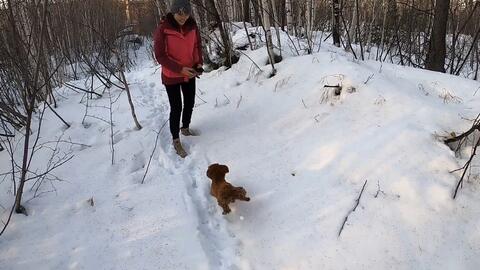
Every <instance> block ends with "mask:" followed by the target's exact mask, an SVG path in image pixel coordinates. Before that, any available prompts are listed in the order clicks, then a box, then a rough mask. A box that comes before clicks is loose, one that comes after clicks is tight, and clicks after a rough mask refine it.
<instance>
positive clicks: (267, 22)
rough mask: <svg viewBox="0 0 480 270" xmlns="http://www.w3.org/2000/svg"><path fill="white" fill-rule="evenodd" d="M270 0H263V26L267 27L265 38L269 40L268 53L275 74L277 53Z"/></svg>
mask: <svg viewBox="0 0 480 270" xmlns="http://www.w3.org/2000/svg"><path fill="white" fill-rule="evenodd" d="M269 2H270V1H269V0H262V15H263V27H264V28H265V39H266V41H267V53H268V58H269V60H270V64H271V65H272V74H273V75H275V73H276V70H275V55H274V52H273V41H272V31H271V23H270V14H269V13H268V5H269V4H270V3H269Z"/></svg>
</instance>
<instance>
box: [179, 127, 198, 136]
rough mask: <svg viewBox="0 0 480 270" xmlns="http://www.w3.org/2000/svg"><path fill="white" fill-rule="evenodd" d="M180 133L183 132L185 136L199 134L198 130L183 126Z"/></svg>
mask: <svg viewBox="0 0 480 270" xmlns="http://www.w3.org/2000/svg"><path fill="white" fill-rule="evenodd" d="M180 133H182V135H183V136H198V132H196V131H195V130H191V129H190V128H181V129H180Z"/></svg>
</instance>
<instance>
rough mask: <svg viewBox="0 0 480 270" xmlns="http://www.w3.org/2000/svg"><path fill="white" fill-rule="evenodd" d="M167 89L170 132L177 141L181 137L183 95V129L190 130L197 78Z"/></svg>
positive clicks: (169, 86) (166, 86)
mask: <svg viewBox="0 0 480 270" xmlns="http://www.w3.org/2000/svg"><path fill="white" fill-rule="evenodd" d="M165 88H167V94H168V101H169V103H170V132H171V133H172V138H173V139H174V140H175V139H177V138H178V137H179V132H180V116H181V115H182V95H181V93H182V94H183V117H182V128H188V127H189V125H190V121H191V119H192V111H193V106H194V105H195V78H193V79H190V80H189V81H188V82H185V83H179V84H173V85H165ZM180 89H181V91H180ZM180 92H181V93H180Z"/></svg>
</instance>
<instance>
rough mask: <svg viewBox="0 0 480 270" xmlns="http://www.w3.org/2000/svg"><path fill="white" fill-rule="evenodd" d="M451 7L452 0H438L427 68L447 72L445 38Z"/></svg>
mask: <svg viewBox="0 0 480 270" xmlns="http://www.w3.org/2000/svg"><path fill="white" fill-rule="evenodd" d="M449 8H450V0H436V2H435V15H434V18H433V29H432V34H431V37H430V45H429V49H428V53H427V60H426V63H425V68H426V69H429V70H433V71H440V72H445V54H446V45H445V38H446V34H447V22H448V10H449Z"/></svg>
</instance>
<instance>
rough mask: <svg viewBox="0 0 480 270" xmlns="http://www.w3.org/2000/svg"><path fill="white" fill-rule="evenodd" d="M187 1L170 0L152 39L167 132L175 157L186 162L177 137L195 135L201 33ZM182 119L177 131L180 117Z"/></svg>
mask: <svg viewBox="0 0 480 270" xmlns="http://www.w3.org/2000/svg"><path fill="white" fill-rule="evenodd" d="M191 10H192V9H191V6H190V3H189V1H188V0H173V2H172V5H171V8H170V13H168V14H167V15H166V16H165V18H164V19H163V21H162V22H161V24H160V26H158V28H157V30H156V31H155V35H154V51H155V58H156V59H157V61H158V63H160V65H162V83H163V84H164V85H165V88H166V89H167V94H168V101H169V103H170V132H171V134H172V138H173V147H174V148H175V151H176V152H177V154H178V155H179V156H180V157H182V158H185V157H186V156H187V152H185V150H184V149H183V146H182V143H181V142H180V138H179V133H180V131H181V133H182V135H184V136H194V135H196V134H195V132H194V131H192V130H191V129H190V128H189V125H190V120H191V118H192V111H193V106H194V104H195V77H196V76H199V75H201V73H202V72H203V69H202V65H203V59H202V46H201V38H200V32H199V31H198V28H197V24H196V23H195V20H193V18H191V17H190V13H191ZM181 94H183V116H182V127H181V128H180V116H181V115H182V97H181Z"/></svg>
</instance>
